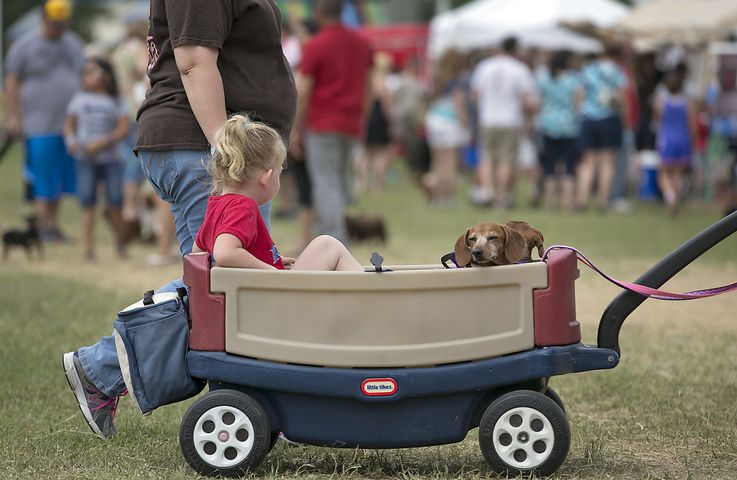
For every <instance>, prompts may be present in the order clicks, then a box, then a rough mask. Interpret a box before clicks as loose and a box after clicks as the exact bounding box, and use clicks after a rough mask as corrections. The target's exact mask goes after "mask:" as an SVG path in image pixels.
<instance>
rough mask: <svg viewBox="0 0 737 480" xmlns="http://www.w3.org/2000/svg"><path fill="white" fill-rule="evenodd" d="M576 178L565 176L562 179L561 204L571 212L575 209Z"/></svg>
mask: <svg viewBox="0 0 737 480" xmlns="http://www.w3.org/2000/svg"><path fill="white" fill-rule="evenodd" d="M575 181H576V180H575V178H574V177H573V176H572V175H564V176H563V177H562V178H561V187H560V188H561V194H560V203H561V206H562V207H563V208H564V209H566V210H568V211H569V212H570V211H572V210H573V209H574V208H575V201H574V189H575Z"/></svg>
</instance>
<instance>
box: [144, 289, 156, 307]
mask: <svg viewBox="0 0 737 480" xmlns="http://www.w3.org/2000/svg"><path fill="white" fill-rule="evenodd" d="M143 304H144V305H146V306H148V305H153V304H154V291H153V290H149V291H147V292H146V293H144V294H143Z"/></svg>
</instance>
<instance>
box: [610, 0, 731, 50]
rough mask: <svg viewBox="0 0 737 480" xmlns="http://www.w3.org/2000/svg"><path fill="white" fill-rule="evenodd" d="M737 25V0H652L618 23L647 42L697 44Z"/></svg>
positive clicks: (644, 42)
mask: <svg viewBox="0 0 737 480" xmlns="http://www.w3.org/2000/svg"><path fill="white" fill-rule="evenodd" d="M736 27H737V0H651V1H649V2H646V3H642V4H640V5H638V6H636V7H635V8H633V9H632V10H631V11H630V12H629V14H628V15H626V16H625V17H623V18H622V19H621V21H620V22H618V23H617V24H616V25H614V30H616V31H621V32H625V33H627V34H629V35H631V36H633V37H634V38H635V39H636V40H637V41H638V42H640V43H643V44H652V45H658V44H662V43H678V44H681V45H689V46H697V45H700V44H704V43H708V42H710V41H713V40H718V39H720V38H722V37H724V36H725V35H726V34H728V33H730V32H733V31H735V28H736Z"/></svg>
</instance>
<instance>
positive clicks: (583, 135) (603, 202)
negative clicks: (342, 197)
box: [286, 38, 734, 231]
mask: <svg viewBox="0 0 737 480" xmlns="http://www.w3.org/2000/svg"><path fill="white" fill-rule="evenodd" d="M422 70H424V71H422ZM690 73H691V72H689V71H688V69H687V68H686V64H685V58H684V57H681V58H676V59H675V60H673V59H670V61H668V62H660V61H659V59H658V58H657V56H656V55H655V54H654V53H648V54H642V55H635V54H634V53H633V52H631V51H630V50H629V49H627V48H625V47H624V46H622V45H618V44H605V46H604V48H603V50H602V51H601V52H600V53H596V54H593V53H592V54H576V53H573V52H568V51H550V52H547V51H541V50H537V49H528V50H527V51H525V52H523V51H522V49H521V48H520V45H519V44H518V42H517V41H516V39H515V38H507V39H506V40H505V41H503V42H502V43H501V44H500V45H499V46H498V47H497V48H494V49H491V50H489V51H483V52H471V53H470V54H469V53H462V52H459V51H454V50H450V51H447V52H445V53H444V54H443V55H442V56H441V58H439V59H438V60H437V61H436V62H434V63H433V64H431V65H429V66H425V68H424V69H421V68H420V65H419V62H418V59H409V60H405V61H404V62H403V64H401V65H398V64H396V63H394V62H393V58H392V57H391V55H388V54H387V53H384V52H378V53H376V54H375V55H374V60H373V64H372V68H371V73H370V76H369V79H368V80H367V86H368V90H367V103H366V105H367V107H366V109H365V112H364V118H365V120H364V127H363V129H362V131H361V132H360V138H361V139H362V140H363V141H362V142H361V143H360V148H358V149H356V150H355V151H354V153H353V157H354V165H355V178H354V181H353V184H352V185H351V188H352V189H353V191H356V192H363V191H373V190H381V189H382V188H383V187H384V184H385V181H386V178H387V175H388V173H389V166H390V165H391V164H392V160H393V159H394V158H396V157H401V156H403V157H404V158H405V159H406V160H407V162H408V166H409V170H410V171H411V172H412V173H413V176H414V178H415V179H416V180H417V185H418V186H419V187H420V188H421V189H422V191H423V192H424V193H425V195H426V197H427V199H428V201H429V203H430V204H431V205H434V206H440V207H443V206H445V207H448V206H453V205H455V204H456V202H457V201H458V198H459V193H458V187H459V185H460V184H461V180H462V179H463V178H464V177H465V178H466V179H467V181H468V183H469V184H470V188H469V197H470V201H471V202H472V203H473V204H475V205H478V206H480V207H488V206H494V207H497V208H503V209H509V208H513V207H514V206H515V205H516V204H522V205H526V206H532V207H538V206H543V207H546V208H550V209H563V210H567V211H584V210H587V209H590V208H593V209H597V210H598V211H602V212H605V211H609V210H615V211H628V210H629V209H630V208H631V199H632V197H633V196H634V195H635V194H636V190H643V189H644V190H647V193H646V194H645V195H644V196H647V197H648V198H651V197H653V196H655V197H657V198H658V199H661V200H662V202H663V204H664V205H665V207H666V209H667V210H668V211H669V212H670V213H671V214H676V213H677V211H678V209H679V208H680V206H682V205H683V204H684V203H685V202H687V201H701V200H704V199H706V197H707V195H706V193H705V191H706V190H709V191H710V192H711V191H712V190H713V189H714V185H706V183H707V182H712V183H714V182H716V181H719V178H716V177H718V176H719V175H718V174H715V173H713V172H710V173H708V174H707V172H706V169H707V166H706V165H705V149H706V146H707V138H708V136H709V135H710V130H709V124H710V122H711V120H712V119H711V116H712V114H713V99H712V103H711V104H710V103H709V102H707V101H706V100H707V99H706V98H705V95H699V94H698V93H696V92H694V89H693V88H690V87H689V81H690V78H691V76H690ZM727 141H729V140H728V139H727ZM640 154H642V155H643V156H644V157H648V158H653V156H654V157H655V158H657V164H658V166H657V170H658V173H657V180H656V181H655V182H652V183H653V184H652V185H645V184H646V183H648V182H649V179H647V178H640V174H641V168H640V161H639V157H640ZM346 155H347V154H346ZM307 163H308V164H309V161H307ZM725 163H729V160H727V161H725ZM729 168H730V167H729V166H726V167H725V168H723V169H722V170H724V172H728V171H729ZM732 168H733V167H732ZM724 172H722V173H721V175H722V177H724V179H725V181H727V182H729V179H728V177H729V176H730V175H729V173H724ZM295 176H296V175H295ZM731 176H732V177H734V175H731ZM523 181H524V183H526V184H527V185H526V188H518V185H519V184H520V183H521V182H523ZM732 183H733V180H732ZM350 196H351V194H350V192H349V194H348V197H350ZM287 198H288V196H287ZM729 202H730V201H729V200H727V203H729ZM286 203H287V204H288V203H289V202H288V201H286ZM306 231H309V229H307V230H306Z"/></svg>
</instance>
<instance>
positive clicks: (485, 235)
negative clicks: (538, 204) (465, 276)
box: [455, 220, 545, 267]
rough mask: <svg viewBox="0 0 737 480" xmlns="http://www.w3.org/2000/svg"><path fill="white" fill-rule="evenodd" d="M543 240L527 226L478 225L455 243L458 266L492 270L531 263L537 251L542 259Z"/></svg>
mask: <svg viewBox="0 0 737 480" xmlns="http://www.w3.org/2000/svg"><path fill="white" fill-rule="evenodd" d="M543 240H544V238H543V234H542V232H540V230H538V229H536V228H534V227H531V226H530V224H529V223H527V222H522V221H516V220H513V221H509V222H507V223H505V224H499V223H493V222H485V223H477V224H476V225H474V226H472V227H470V228H469V229H468V230H466V233H464V234H463V235H461V236H460V237H459V238H458V240H457V241H456V244H455V257H456V264H457V265H458V266H459V267H469V266H470V267H492V266H495V265H510V264H512V263H520V262H530V261H532V251H533V250H534V249H536V250H537V254H538V255H539V256H540V258H542V256H543V253H544V252H545V250H544V247H543Z"/></svg>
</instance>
